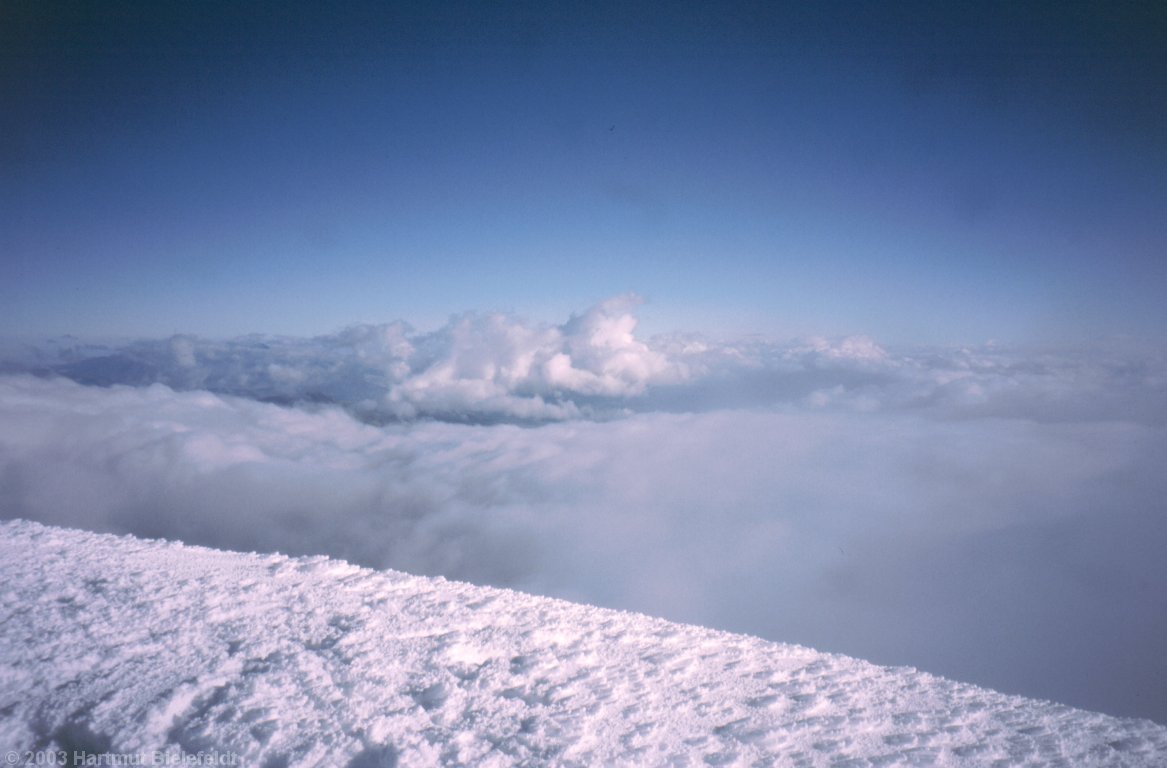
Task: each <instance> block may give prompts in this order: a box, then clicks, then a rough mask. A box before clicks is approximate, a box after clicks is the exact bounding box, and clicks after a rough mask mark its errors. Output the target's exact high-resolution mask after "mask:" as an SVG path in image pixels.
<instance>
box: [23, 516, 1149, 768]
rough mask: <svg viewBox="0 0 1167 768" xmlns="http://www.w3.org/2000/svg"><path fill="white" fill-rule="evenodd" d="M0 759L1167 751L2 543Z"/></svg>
mask: <svg viewBox="0 0 1167 768" xmlns="http://www.w3.org/2000/svg"><path fill="white" fill-rule="evenodd" d="M0 582H2V583H3V584H4V585H5V586H4V589H3V591H2V592H0V747H3V748H4V749H7V750H19V751H23V750H35V749H63V750H67V751H68V752H69V754H70V755H71V756H73V757H77V756H81V757H86V756H88V757H89V758H93V759H97V758H99V757H100V756H102V755H107V756H108V755H111V754H120V755H127V754H147V753H153V752H155V751H165V752H167V753H171V754H184V755H188V756H195V755H197V754H198V753H199V752H203V753H205V754H208V755H213V754H233V755H237V756H238V762H237V764H241V765H256V766H301V765H329V766H350V767H351V768H358V767H360V766H393V765H403V766H415V765H421V766H425V765H487V766H491V765H496V766H511V765H581V766H592V765H700V764H713V765H718V764H722V765H930V764H936V765H964V764H968V765H1065V766H1103V765H1112V766H1153V765H1163V764H1165V763H1167V728H1165V727H1163V726H1160V725H1156V724H1154V723H1152V722H1150V721H1145V720H1122V719H1117V718H1113V717H1109V716H1105V715H1099V714H1093V713H1090V712H1085V711H1082V710H1077V709H1072V708H1069V707H1065V706H1061V705H1057V704H1050V703H1044V702H1038V701H1034V700H1030V699H1024V698H1019V697H1015V696H1006V695H1003V694H999V693H996V692H993V691H989V690H986V689H983V688H977V687H974V686H971V685H966V684H961V683H955V682H950V681H948V680H944V679H941V678H937V677H933V676H931V675H928V674H925V673H922V672H918V671H916V670H914V669H905V668H899V669H892V668H885V667H878V666H874V665H871V664H868V663H866V662H863V661H858V660H855V659H851V658H847V657H844V656H836V655H827V654H822V653H818V652H815V651H813V650H809V649H807V648H802V647H797V646H791V645H783V644H777V643H771V642H765V641H762V640H759V639H756V638H751V637H746V636H742V635H733V634H728V633H724V632H718V631H713V630H707V629H702V628H698V627H692V626H685V625H680V624H674V623H670V622H666V621H662V620H658V619H653V618H649V617H646V616H642V615H636V614H630V613H621V612H616V611H611V610H604V609H599V608H592V607H588V606H585V605H579V604H572V603H567V602H563V601H558V600H552V599H547V598H540V597H532V596H528V595H524V594H520V593H516V592H510V591H506V590H500V589H492V588H484V587H476V586H470V585H467V584H461V583H455V582H449V581H445V580H443V579H440V578H438V579H435V578H425V577H417V576H409V575H405V574H402V573H397V572H380V571H371V570H367V569H362V568H359V567H356V566H353V565H349V564H347V563H344V562H341V561H337V560H332V559H328V558H324V557H311V558H289V557H285V556H281V555H266V556H260V555H248V554H237V553H231V552H225V551H218V550H211V549H203V548H199V547H190V546H184V545H181V544H172V543H165V542H156V541H146V540H141V539H135V538H130V537H121V538H118V537H114V536H110V535H101V534H92V533H83V532H80V531H74V530H67V529H60V528H50V527H45V526H42V525H40V524H37V523H31V522H25V521H14V522H7V523H3V524H0Z"/></svg>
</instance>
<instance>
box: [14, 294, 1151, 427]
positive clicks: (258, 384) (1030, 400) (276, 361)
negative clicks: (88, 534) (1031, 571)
mask: <svg viewBox="0 0 1167 768" xmlns="http://www.w3.org/2000/svg"><path fill="white" fill-rule="evenodd" d="M638 303H639V300H638V299H637V298H636V297H634V296H626V297H617V298H614V299H611V300H609V301H606V302H603V303H601V304H599V305H597V306H595V307H592V308H591V309H589V310H587V311H586V312H583V313H581V314H578V315H574V316H572V317H571V318H569V319H568V320H567V321H566V322H564V323H562V324H559V325H539V324H532V323H529V322H526V321H524V320H523V319H521V318H517V317H513V316H510V315H506V314H501V313H486V314H483V313H466V314H463V315H460V316H456V317H453V318H451V319H450V321H449V322H448V323H447V324H446V325H445V326H444V327H442V328H440V329H438V330H436V331H429V332H418V331H415V330H413V329H412V328H411V327H410V326H409V325H408V324H407V323H404V322H395V323H389V324H384V325H358V326H352V327H349V328H347V329H345V330H344V331H341V332H340V333H337V334H332V335H328V336H319V337H315V338H308V339H305V338H288V337H267V336H244V337H239V338H235V339H229V340H225V341H217V340H209V339H200V338H197V337H191V336H173V337H171V338H169V339H163V340H141V341H136V342H132V343H128V344H121V345H92V344H89V345H86V344H83V343H80V342H78V341H77V340H69V339H64V340H56V341H55V342H51V343H47V344H42V345H38V346H32V347H25V348H23V349H17V350H13V349H11V348H10V349H9V350H8V351H7V352H6V353H5V352H0V371H4V370H7V371H25V372H28V371H31V372H36V373H39V374H42V375H43V374H46V373H48V374H57V375H63V376H66V377H68V378H70V379H73V380H74V381H78V382H80V383H83V384H95V385H101V386H109V385H113V384H128V385H133V386H146V385H149V384H156V383H157V384H165V385H166V386H168V387H171V388H173V389H176V390H180V391H190V390H206V391H210V392H214V393H217V394H223V395H237V396H241V397H247V398H250V399H254V400H260V401H265V402H274V403H279V404H285V405H291V404H298V405H304V404H338V405H341V406H343V407H344V408H346V409H347V410H348V411H349V412H350V413H352V414H354V415H356V416H357V417H358V418H361V419H363V420H365V421H368V422H371V423H386V422H390V421H411V420H416V419H437V420H443V421H451V422H456V423H467V422H469V423H497V422H500V421H509V422H514V423H522V424H532V423H541V422H549V421H564V420H573V419H587V418H593V419H594V418H600V419H607V418H612V417H617V416H621V415H625V414H628V413H633V412H639V413H645V412H657V411H664V412H703V411H710V410H717V409H725V408H774V407H787V408H788V407H793V408H800V409H801V408H811V409H823V410H845V411H893V410H895V411H919V412H926V413H929V414H932V415H940V416H944V417H953V418H981V417H986V416H996V417H1005V418H1013V417H1016V418H1029V419H1038V420H1042V421H1081V420H1115V419H1125V420H1135V421H1139V422H1155V423H1160V424H1161V423H1164V419H1165V416H1167V359H1165V358H1164V355H1163V353H1162V351H1161V350H1153V351H1152V350H1148V349H1144V348H1134V349H1127V350H1116V349H1112V348H1093V349H1088V350H1085V349H1078V350H1068V351H1067V350H1061V351H1054V350H1042V351H1034V350H1024V351H1020V350H1000V349H996V348H993V347H991V346H989V347H983V348H978V349H969V348H963V349H960V348H958V349H951V348H941V349H915V350H888V349H885V348H883V347H881V346H880V345H879V344H878V343H876V342H875V341H873V340H872V339H869V338H866V337H848V338H842V339H822V338H810V339H797V340H792V341H775V340H766V339H746V340H741V339H738V340H732V341H724V340H714V339H709V338H704V337H701V336H699V335H681V334H674V335H668V336H659V337H654V338H651V339H643V338H639V337H637V335H636V333H635V331H636V325H637V320H636V315H635V310H636V307H637V305H638Z"/></svg>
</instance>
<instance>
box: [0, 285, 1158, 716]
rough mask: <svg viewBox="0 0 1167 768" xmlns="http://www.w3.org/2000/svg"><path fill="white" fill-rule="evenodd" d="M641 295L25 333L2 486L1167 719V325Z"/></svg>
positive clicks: (273, 547)
mask: <svg viewBox="0 0 1167 768" xmlns="http://www.w3.org/2000/svg"><path fill="white" fill-rule="evenodd" d="M634 306H635V305H634V303H632V302H631V301H629V300H618V301H613V302H608V303H605V304H603V305H600V306H599V307H596V308H594V309H592V310H589V311H588V312H585V313H583V314H580V315H578V316H576V317H573V318H571V319H570V320H569V321H568V322H566V323H564V324H562V325H557V326H536V325H532V324H528V323H524V322H522V321H520V320H518V319H515V318H513V317H510V316H506V315H499V314H494V315H491V314H485V315H484V314H467V315H463V316H460V317H457V318H454V319H452V320H451V322H450V323H449V324H448V325H447V326H445V327H444V328H442V329H440V330H438V331H435V332H428V333H417V332H414V331H412V330H411V329H409V327H408V326H406V325H405V324H403V323H397V324H390V325H385V326H358V327H353V328H350V329H347V330H346V331H344V332H342V333H340V334H336V335H334V336H328V337H320V338H315V339H306V340H304V339H301V340H297V339H273V338H267V337H244V338H240V339H234V340H230V341H208V340H201V339H196V338H191V337H174V338H171V339H167V340H164V341H142V342H136V343H133V344H129V345H122V346H120V347H106V348H103V349H92V348H90V349H78V348H76V347H73V346H69V345H66V346H63V347H62V346H60V345H58V348H57V349H48V348H45V347H42V348H39V349H38V351H35V352H27V351H26V352H25V353H23V354H24V358H23V359H22V360H21V361H19V363H18V364H16V365H14V366H10V367H16V368H23V369H24V370H26V371H30V370H31V371H34V372H35V373H36V375H33V374H30V373H16V374H9V375H4V376H0V426H2V429H0V514H2V515H3V516H4V517H8V518H11V517H25V518H29V519H34V520H38V521H42V522H46V523H51V524H60V525H69V526H77V527H82V528H88V529H95V530H101V531H114V532H129V533H135V534H138V535H142V536H161V537H168V538H177V539H181V540H184V541H188V542H191V543H198V544H206V545H210V546H216V547H228V548H233V549H243V550H259V551H282V552H287V553H291V554H315V553H327V554H331V555H335V556H339V557H344V558H347V559H350V560H353V561H355V562H358V563H361V564H364V565H369V566H374V567H393V568H399V569H402V570H406V571H410V572H415V573H421V574H429V575H438V574H440V575H445V576H448V577H453V578H461V579H466V580H470V581H474V582H478V583H485V584H493V585H501V586H511V587H516V588H522V589H526V590H530V591H533V592H536V593H540V594H548V595H556V596H561V597H567V598H571V599H576V600H582V601H586V602H590V603H597V604H601V605H605V606H611V607H618V608H629V609H636V610H640V611H645V612H648V613H652V614H657V615H661V616H665V617H668V618H671V619H677V620H683V621H690V622H695V623H700V624H705V625H710V626H715V627H720V628H726V629H733V630H739V631H745V632H749V633H753V634H758V635H761V636H763V637H767V638H771V639H775V640H781V641H788V642H799V643H804V644H807V645H811V646H814V647H816V648H820V649H823V650H828V651H838V652H845V653H849V654H852V655H856V656H860V657H864V658H869V659H872V660H874V661H877V662H881V663H891V664H908V665H913V666H917V667H920V668H923V669H927V670H929V671H932V672H936V673H940V674H945V675H948V676H951V677H955V678H958V679H963V680H969V681H972V682H977V683H981V684H985V685H989V686H992V687H995V688H998V689H1001V690H1005V691H1011V692H1018V693H1024V694H1028V695H1032V696H1038V697H1043V698H1051V699H1054V700H1058V701H1063V702H1066V703H1070V704H1074V705H1078V706H1082V707H1085V708H1089V709H1097V710H1102V711H1106V712H1109V713H1113V714H1137V715H1143V716H1150V717H1153V718H1155V719H1157V720H1158V721H1160V722H1167V701H1164V700H1163V698H1162V691H1161V687H1162V686H1161V685H1159V681H1160V680H1162V679H1163V677H1164V675H1167V660H1165V659H1164V658H1163V654H1162V653H1161V649H1162V648H1163V647H1164V646H1165V645H1167V604H1165V603H1164V595H1167V565H1164V558H1163V557H1162V552H1163V551H1165V550H1167V515H1165V514H1164V511H1165V510H1164V507H1163V499H1165V498H1167V479H1165V478H1164V475H1163V473H1162V467H1163V466H1167V424H1165V423H1164V414H1165V413H1167V407H1165V399H1164V391H1165V382H1167V376H1164V371H1165V370H1167V366H1165V365H1163V359H1162V357H1161V356H1160V355H1157V354H1154V353H1151V352H1148V351H1147V350H1137V349H1136V350H1118V349H1098V348H1094V349H1082V350H1076V351H1061V352H1057V353H1054V352H1043V353H1040V354H1038V353H1030V354H1021V353H1017V352H1010V351H1005V350H996V349H992V348H983V349H930V350H906V351H905V350H888V349H884V348H882V347H881V346H879V345H878V344H877V343H875V342H874V341H872V340H870V339H865V338H851V339H836V340H824V339H803V340H796V341H789V342H781V343H779V342H773V341H769V340H760V339H749V340H736V341H733V342H718V341H713V340H710V339H706V338H701V337H697V336H681V335H674V336H667V337H657V338H653V339H639V338H637V337H636V336H635V333H634V331H635V318H634V315H633V311H634ZM54 372H55V373H57V374H59V375H57V376H51V375H50V376H46V375H45V374H49V373H54ZM66 375H67V376H68V377H70V378H65V376H66ZM70 379H75V380H70ZM79 382H86V383H85V384H82V383H79ZM95 384H100V385H102V386H94V385H95ZM508 422H513V423H508Z"/></svg>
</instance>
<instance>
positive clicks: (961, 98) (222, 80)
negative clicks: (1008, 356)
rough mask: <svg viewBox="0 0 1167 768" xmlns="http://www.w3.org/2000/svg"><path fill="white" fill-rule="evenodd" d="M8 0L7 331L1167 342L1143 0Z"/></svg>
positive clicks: (1166, 56) (1160, 144)
mask: <svg viewBox="0 0 1167 768" xmlns="http://www.w3.org/2000/svg"><path fill="white" fill-rule="evenodd" d="M420 5H421V4H411V5H402V4H393V3H369V4H361V3H356V4H342V5H341V6H339V7H327V6H320V5H317V4H302V5H301V4H279V5H278V6H277V5H268V6H264V5H255V4H235V3H214V2H212V3H197V4H195V3H192V4H165V5H163V6H159V5H157V4H151V3H132V2H129V3H59V4H57V3H54V4H41V3H32V2H6V3H5V4H4V5H3V7H2V9H0V13H2V14H3V16H4V21H3V23H0V30H2V31H0V50H3V51H4V52H3V53H0V104H2V105H3V108H2V109H0V131H2V132H3V135H4V136H5V137H6V138H5V140H4V141H3V142H2V144H3V147H4V148H3V149H2V150H0V152H2V154H0V254H2V261H0V324H2V325H3V328H4V329H5V331H6V332H7V333H9V334H12V335H45V334H57V333H74V334H81V335H111V334H113V335H124V336H159V335H167V334H171V333H177V332H185V333H196V334H203V335H212V336H224V335H235V334H242V333H248V332H268V333H291V334H317V333H326V332H331V331H335V330H336V329H338V328H340V327H343V326H345V325H347V324H349V323H352V322H381V321H387V320H392V319H395V318H405V319H407V320H409V321H410V322H412V323H414V324H415V325H417V326H419V327H436V326H438V325H440V324H441V323H443V322H444V320H445V318H446V317H447V316H448V315H449V314H451V313H455V312H459V311H462V310H465V309H471V308H475V309H503V310H512V311H515V312H518V313H520V314H523V315H526V316H529V317H532V318H536V319H546V320H556V321H558V320H561V319H562V318H563V317H566V316H567V314H568V313H570V312H572V311H577V310H582V309H583V308H586V307H587V306H590V305H592V304H594V303H595V302H597V301H599V300H602V299H604V298H607V297H609V296H613V295H618V294H623V293H626V292H630V291H631V292H635V293H637V294H639V295H641V296H643V297H645V298H646V299H648V302H649V303H648V304H647V306H646V307H645V308H644V309H643V310H642V316H643V318H644V321H645V329H646V330H647V331H649V332H652V331H660V330H667V329H672V328H680V329H685V330H697V331H706V332H711V333H741V332H762V333H768V334H776V335H779V336H782V335H796V334H807V333H825V334H850V333H866V334H871V335H872V336H874V337H876V338H878V339H880V340H881V341H885V342H892V343H896V342H924V343H964V342H980V341H985V340H987V339H1001V340H1008V341H1021V342H1027V341H1046V340H1058V341H1064V340H1067V339H1074V338H1078V337H1082V336H1086V337H1091V338H1094V337H1099V336H1109V335H1116V334H1121V335H1137V336H1151V337H1155V338H1161V337H1162V336H1163V335H1164V332H1165V331H1167V313H1163V312H1162V310H1161V308H1160V304H1161V296H1162V295H1164V293H1165V292H1167V267H1165V266H1164V255H1165V251H1167V249H1165V245H1167V223H1165V222H1167V215H1164V213H1165V212H1167V139H1165V138H1164V137H1167V95H1165V91H1167V89H1164V88H1163V87H1162V86H1163V83H1164V82H1167V53H1165V51H1167V33H1165V30H1167V13H1165V12H1164V11H1163V10H1162V9H1161V7H1156V6H1155V4H1153V3H1146V4H1133V3H1130V4H1112V5H1110V6H1107V7H1095V4H1085V3H1068V4H1067V3H1056V4H1055V3H1028V4H1025V3H1022V4H1017V3H1001V4H997V3H987V4H977V6H976V8H975V9H971V8H965V7H964V5H963V4H935V3H876V4H864V3H857V2H855V3H846V2H845V3H825V4H815V5H813V7H811V8H807V7H805V6H806V5H807V4H803V3H777V4H775V3H758V4H746V3H724V4H722V3H718V4H683V3H679V4H667V5H665V4H649V3H631V4H630V3H613V4H606V3H587V4H558V3H531V4H526V3H516V4H495V3H448V4H442V5H440V7H438V8H428V7H427V8H425V9H424V10H423V9H422V8H421V7H420Z"/></svg>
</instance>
